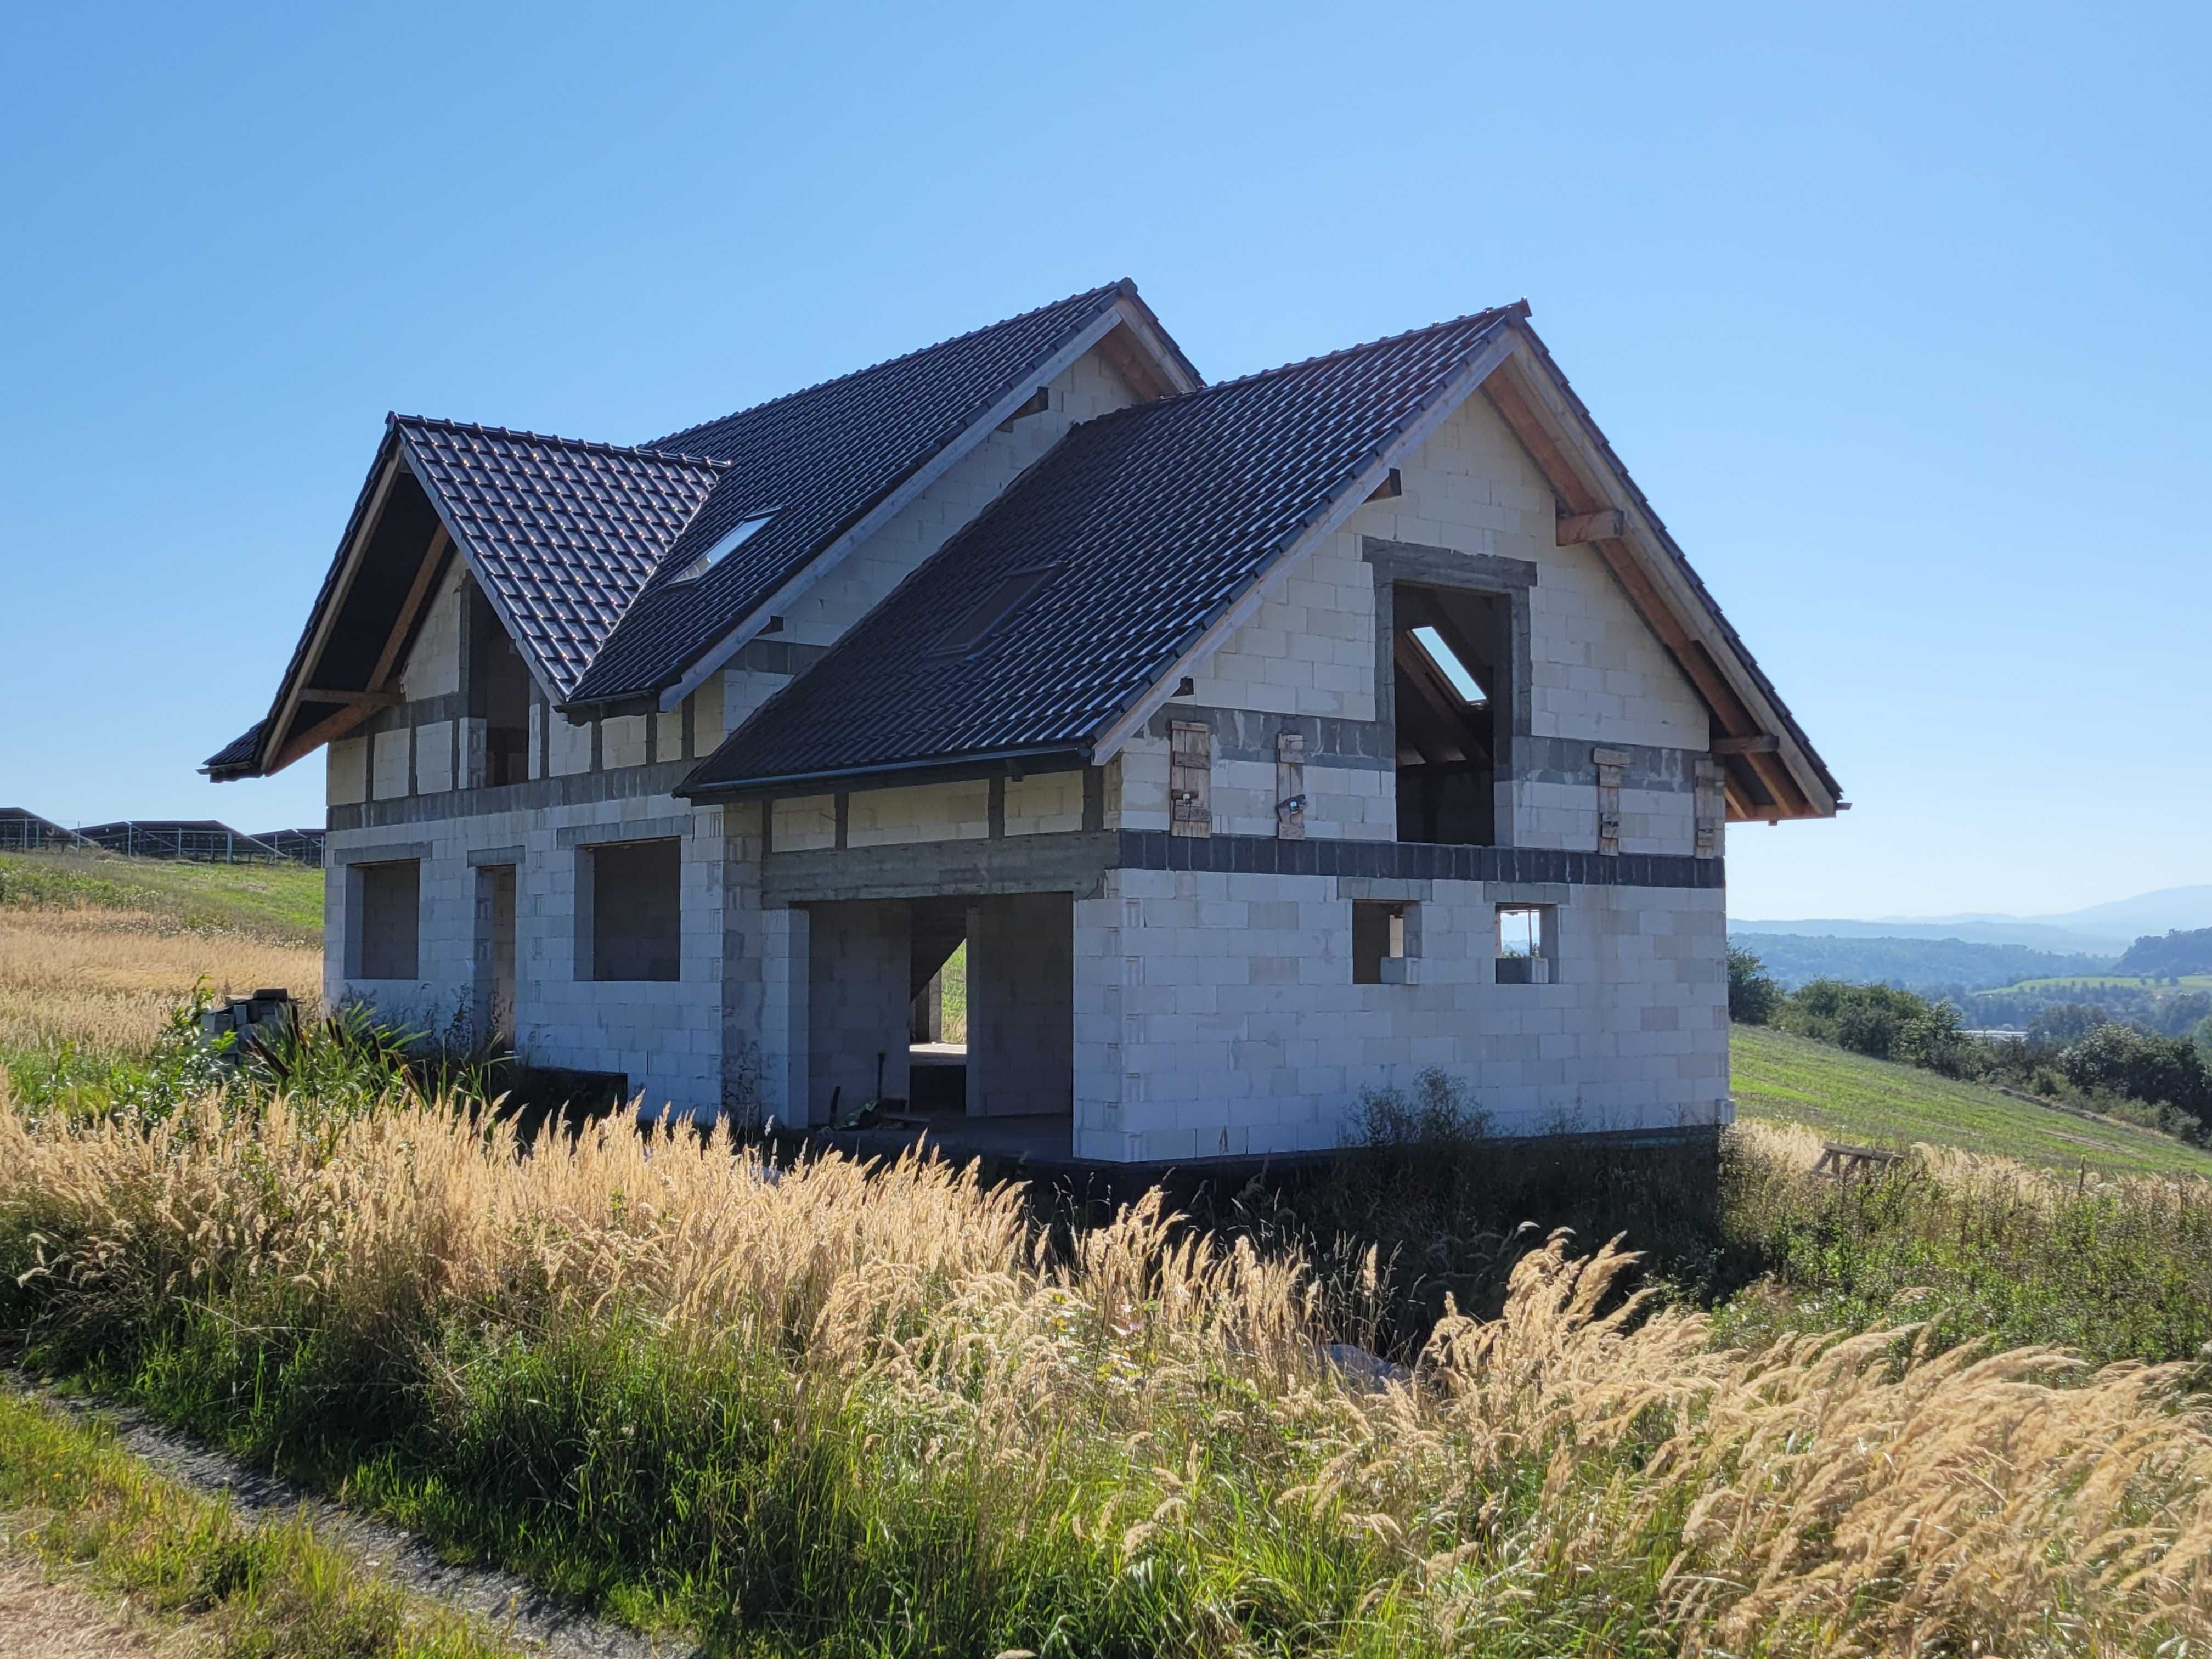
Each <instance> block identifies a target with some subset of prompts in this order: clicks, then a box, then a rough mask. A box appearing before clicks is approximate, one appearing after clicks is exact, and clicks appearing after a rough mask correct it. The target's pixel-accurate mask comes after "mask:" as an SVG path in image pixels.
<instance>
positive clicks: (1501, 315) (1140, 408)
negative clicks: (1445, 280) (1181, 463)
mask: <svg viewBox="0 0 2212 1659" xmlns="http://www.w3.org/2000/svg"><path fill="white" fill-rule="evenodd" d="M1507 317H1519V318H1521V319H1523V320H1526V319H1527V318H1528V301H1526V300H1516V301H1514V302H1513V303H1512V304H1511V305H1510V306H1486V307H1483V308H1482V309H1481V310H1480V311H1470V312H1468V313H1467V314H1466V315H1465V316H1463V317H1447V318H1445V319H1443V320H1442V321H1440V322H1434V323H1425V324H1423V325H1421V326H1420V327H1419V328H1409V329H1406V330H1404V331H1401V332H1400V333H1396V334H1385V335H1383V337H1381V338H1380V339H1375V340H1363V341H1361V342H1360V343H1358V344H1357V345H1348V346H1339V347H1338V348H1337V349H1335V350H1334V351H1324V352H1321V353H1318V354H1317V355H1316V356H1311V357H1300V358H1298V359H1297V361H1296V362H1288V363H1278V364H1276V365H1275V366H1274V367H1273V368H1255V369H1254V370H1253V371H1252V372H1251V373H1250V374H1239V375H1238V376H1237V378H1236V379H1234V380H1216V381H1214V382H1213V384H1212V385H1211V386H1199V387H1196V388H1194V390H1192V391H1189V392H1176V393H1174V394H1172V395H1171V396H1169V397H1165V398H1152V399H1151V400H1150V401H1149V402H1144V403H1134V404H1123V405H1122V406H1121V408H1119V409H1114V410H1108V411H1107V412H1106V413H1105V414H1103V415H1100V416H1095V417H1094V418H1093V419H1092V420H1091V422H1085V424H1089V425H1096V424H1097V423H1098V422H1103V421H1112V420H1118V419H1120V418H1121V416H1129V415H1137V414H1141V413H1145V412H1146V411H1156V410H1161V409H1164V408H1165V407H1167V406H1169V405H1170V404H1182V403H1188V402H1189V401H1190V400H1191V399H1192V398H1204V397H1208V396H1211V395H1212V393H1214V392H1231V391H1234V390H1235V389H1236V388H1237V387H1238V386H1249V385H1251V384H1252V383H1253V382H1254V381H1255V380H1272V379H1273V378H1274V377H1275V376H1276V375H1278V374H1295V373H1296V372H1297V371H1298V370H1299V369H1302V368H1316V367H1317V366H1319V365H1320V364H1322V363H1331V362H1336V361H1337V360H1338V359H1339V358H1341V357H1352V356H1358V354H1359V353H1361V352H1363V351H1379V350H1381V349H1383V347H1384V346H1394V345H1402V344H1404V343H1406V342H1407V341H1408V340H1414V339H1419V337H1421V336H1423V335H1425V334H1440V333H1442V332H1443V331H1444V330H1446V329H1448V328H1458V327H1460V326H1461V325H1463V324H1467V323H1476V322H1480V323H1482V324H1484V325H1485V326H1488V325H1491V324H1492V323H1496V322H1499V321H1501V320H1503V319H1505V318H1507Z"/></svg>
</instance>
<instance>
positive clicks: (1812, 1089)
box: [1729, 1025, 2212, 1176]
mask: <svg viewBox="0 0 2212 1659" xmlns="http://www.w3.org/2000/svg"><path fill="white" fill-rule="evenodd" d="M1729 1086H1730V1091H1731V1092H1732V1093H1733V1094H1734V1095H1735V1103H1736V1111H1737V1113H1738V1115H1740V1116H1742V1117H1745V1118H1752V1119H1765V1120H1766V1121H1770V1122H1776V1123H1796V1124H1802V1125H1803V1126H1804V1127H1807V1128H1809V1129H1814V1130H1817V1131H1818V1132H1820V1133H1821V1134H1823V1135H1826V1136H1828V1137H1829V1138H1831V1139H1838V1140H1848V1141H1852V1142H1872V1143H1875V1144H1877V1145H1889V1146H1910V1145H1911V1144H1912V1143H1914V1142H1916V1141H1923V1140H1924V1141H1927V1142H1929V1144H1931V1145H1933V1146H1954V1147H1958V1148H1960V1149H1961V1150H1963V1151H1966V1152H1984V1153H1994V1154H1996V1155H1998V1156H2001V1157H2005V1158H2019V1159H2021V1161H2022V1162H2024V1163H2029V1164H2045V1165H2047V1166H2056V1167H2059V1168H2066V1169H2070V1168H2073V1167H2075V1166H2076V1165H2079V1164H2085V1163H2086V1164H2090V1165H2091V1166H2093V1167H2094V1168H2098V1169H2105V1170H2118V1171H2124V1172H2127V1173H2133V1174H2143V1175H2152V1174H2160V1175H2197V1176H2212V1152H2203V1151H2201V1150H2199V1149H2198V1148H2197V1147H2193V1146H2185V1145H2183V1144H2182V1143H2181V1142H2179V1141H2178V1140H2173V1139H2169V1138H2168V1137H2166V1136H2165V1135H2161V1134H2158V1133H2154V1132H2152V1131H2151V1130H2148V1129H2138V1128H2136V1127H2133V1126H2132V1125H2130V1124H2124V1123H2108V1122H2102V1121H2093V1120H2091V1119H2087V1118H2080V1117H2075V1116H2073V1115H2070V1114H2069V1113H2065V1112H2061V1111H2057V1110H2056V1109H2052V1108H2050V1107H2045V1106H2033V1105H2030V1104H2029V1103H2027V1102H2026V1101H2023V1100H2015V1099H2013V1098H2012V1097H2010V1096H2008V1095H2001V1094H1999V1093H1997V1092H1996V1091H1995V1090H1994V1089H1987V1088H1984V1087H1983V1086H1982V1085H1979V1084H1974V1083H1954V1082H1952V1081H1951V1080H1950V1079H1948V1078H1942V1077H1938V1076H1936V1074H1935V1073H1933V1072H1924V1071H1922V1070H1920V1069H1919V1068H1918V1067H1917V1066H1899V1065H1893V1064H1892V1063H1891V1062H1890V1061H1888V1060H1869V1059H1867V1058H1866V1057H1865V1056H1864V1055H1862V1054H1852V1053H1850V1051H1849V1050H1848V1049H1844V1048H1832V1047H1830V1046H1829V1045H1828V1044H1826V1043H1825V1042H1813V1041H1812V1040H1811V1039H1810V1038H1807V1037H1798V1036H1789V1035H1787V1034H1786V1033H1784V1032H1781V1031H1777V1030H1771V1029H1769V1028H1767V1027H1765V1026H1759V1025H1738V1026H1736V1027H1735V1028H1734V1034H1733V1041H1732V1048H1731V1053H1730V1057H1729Z"/></svg>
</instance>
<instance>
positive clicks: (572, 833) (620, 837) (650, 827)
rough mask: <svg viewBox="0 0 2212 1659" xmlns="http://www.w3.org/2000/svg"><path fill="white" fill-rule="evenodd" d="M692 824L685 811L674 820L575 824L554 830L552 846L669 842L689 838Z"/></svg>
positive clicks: (655, 819) (688, 814)
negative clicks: (623, 842)
mask: <svg viewBox="0 0 2212 1659" xmlns="http://www.w3.org/2000/svg"><path fill="white" fill-rule="evenodd" d="M694 823H696V820H695V819H694V818H693V817H692V816H691V814H690V813H689V812H685V813H682V814H680V815H678V816H677V817H665V818H640V819H638V820H636V821H635V823H579V824H574V825H572V826H570V827H569V828H568V829H556V831H554V834H553V844H554V845H555V846H556V847H558V848H562V850H563V851H566V850H568V848H573V847H599V846H604V845H605V844H606V843H607V842H617V841H669V840H672V839H676V838H679V837H681V836H686V835H689V834H690V831H691V829H692V827H693V825H694Z"/></svg>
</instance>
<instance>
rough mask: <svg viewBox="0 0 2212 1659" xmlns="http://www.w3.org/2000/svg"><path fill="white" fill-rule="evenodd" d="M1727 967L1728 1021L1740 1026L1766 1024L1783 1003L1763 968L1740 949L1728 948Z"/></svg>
mask: <svg viewBox="0 0 2212 1659" xmlns="http://www.w3.org/2000/svg"><path fill="white" fill-rule="evenodd" d="M1728 965H1729V1018H1730V1019H1732V1020H1734V1021H1735V1023H1736V1024H1739V1025H1765V1024H1767V1023H1768V1022H1769V1021H1771V1019H1772V1018H1774V1010H1775V1008H1776V1006H1778V1004H1779V1003H1780V1002H1781V1000H1782V987H1780V986H1779V985H1778V984H1776V983H1775V981H1774V976H1773V975H1771V974H1770V973H1768V972H1767V971H1766V964H1765V963H1764V962H1762V961H1760V960H1759V957H1756V956H1754V955H1753V954H1752V952H1750V951H1747V950H1745V949H1743V948H1742V947H1741V945H1729V953H1728Z"/></svg>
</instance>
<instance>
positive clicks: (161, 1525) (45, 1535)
mask: <svg viewBox="0 0 2212 1659" xmlns="http://www.w3.org/2000/svg"><path fill="white" fill-rule="evenodd" d="M0 1534H5V1535H6V1536H8V1537H9V1539H11V1540H12V1541H13V1542H14V1543H15V1545H16V1546H17V1547H21V1548H26V1549H28V1550H30V1551H32V1552H33V1553H35V1554H36V1555H37V1556H38V1557H39V1558H40V1559H42V1560H43V1561H44V1562H45V1563H46V1565H47V1566H48V1567H49V1568H50V1569H56V1570H59V1571H61V1572H62V1573H64V1574H65V1575H67V1576H69V1577H73V1578H82V1579H88V1580H89V1581H90V1583H91V1584H92V1585H93V1586H94V1588H96V1589H100V1590H104V1591H106V1592H107V1593H109V1594H111V1595H129V1596H131V1597H132V1598H133V1599H134V1600H135V1601H137V1602H138V1603H139V1605H141V1606H142V1607H144V1606H150V1607H152V1608H153V1609H154V1610H155V1612H156V1613H160V1614H161V1615H162V1617H163V1620H164V1622H165V1623H167V1624H168V1625H169V1626H172V1627H173V1628H174V1627H181V1628H182V1631H183V1632H184V1633H185V1635H186V1636H187V1638H191V1639H192V1640H193V1641H194V1642H195V1646H194V1650H195V1651H205V1652H210V1653H213V1654H220V1655H223V1656H226V1659H507V1656H513V1655H517V1654H519V1652H520V1650H519V1649H517V1648H516V1647H514V1646H513V1645H510V1644H507V1643H504V1642H501V1640H499V1639H498V1638H496V1637H495V1636H494V1635H493V1634H492V1633H491V1632H489V1631H487V1630H485V1629H484V1628H483V1627H482V1626H480V1625H478V1624H477V1623H475V1622H474V1621H472V1620H466V1619H465V1618H463V1617H461V1616H459V1615H458V1614H455V1613H451V1612H448V1611H446V1610H444V1609H437V1608H431V1607H427V1606H426V1605H424V1604H423V1603H422V1602H421V1601H418V1600H416V1599H415V1598H412V1597H410V1596H408V1595H405V1594H404V1593H403V1592H402V1591H401V1590H400V1589H398V1587H397V1586H395V1585H394V1584H393V1583H391V1582H390V1581H389V1580H388V1579H386V1578H385V1577H382V1576H381V1575H379V1574H376V1573H374V1572H370V1571H365V1570H363V1569H362V1568H361V1567H358V1566H356V1565H355V1564H354V1563H353V1562H352V1560H351V1559H349V1557H348V1556H347V1555H346V1554H345V1553H343V1551H340V1550H338V1549H336V1548H334V1547H331V1546H330V1545H328V1544H325V1543H324V1542H323V1541H321V1540H319V1538H317V1536H316V1535H315V1533H314V1531H313V1528H311V1527H310V1526H308V1525H307V1522H305V1521H304V1520H301V1521H293V1522H285V1523H283V1524H276V1523H267V1522H264V1523H262V1524H259V1525H252V1524H248V1523H246V1522H240V1520H238V1519H237V1518H236V1517H235V1516H233V1515H232V1514H231V1512H230V1510H229V1507H228V1505H227V1504H222V1503H217V1502H213V1501H210V1500H209V1499H207V1498H201V1497H200V1496H198V1495H197V1493H194V1492H190V1491H187V1490H186V1489H185V1487H183V1486H179V1485H177V1484H176V1483H175V1482H173V1481H170V1480H164V1479H162V1478H161V1477H160V1476H159V1475H156V1474H154V1473H153V1472H152V1471H150V1470H149V1469H148V1468H146V1466H145V1465H144V1464H143V1463H141V1462H139V1461H138V1460H137V1458H135V1457H133V1456H131V1454H130V1453H129V1452H127V1451H125V1450H124V1449H123V1448H122V1447H121V1446H119V1445H118V1444H117V1443H116V1441H115V1437H114V1436H113V1434H112V1432H111V1431H108V1430H107V1429H106V1428H105V1427H104V1426H87V1425H82V1424H79V1423H76V1422H72V1421H71V1420H70V1419H68V1418H66V1417H64V1416H62V1415H61V1414H60V1413H57V1412H55V1411H53V1410H52V1409H51V1408H50V1407H46V1406H43V1405H41V1404H40V1403H38V1402H37V1401H33V1400H31V1399H29V1398H27V1397H26V1396H24V1395H17V1394H14V1393H12V1392H11V1393H0Z"/></svg>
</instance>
